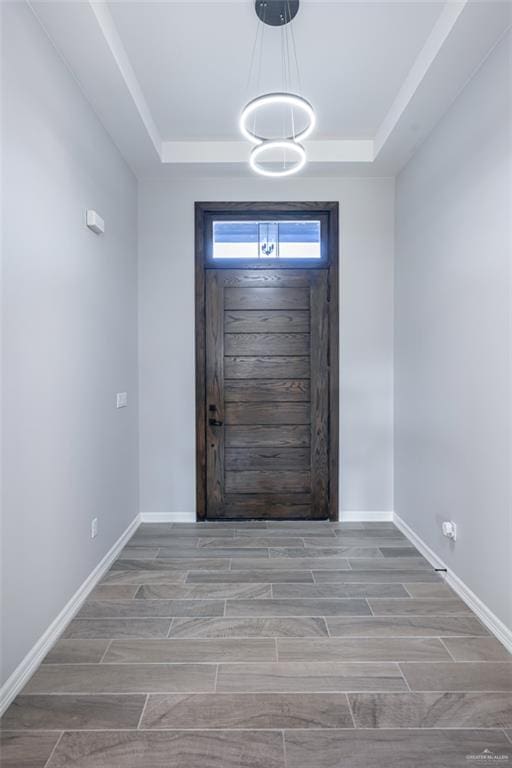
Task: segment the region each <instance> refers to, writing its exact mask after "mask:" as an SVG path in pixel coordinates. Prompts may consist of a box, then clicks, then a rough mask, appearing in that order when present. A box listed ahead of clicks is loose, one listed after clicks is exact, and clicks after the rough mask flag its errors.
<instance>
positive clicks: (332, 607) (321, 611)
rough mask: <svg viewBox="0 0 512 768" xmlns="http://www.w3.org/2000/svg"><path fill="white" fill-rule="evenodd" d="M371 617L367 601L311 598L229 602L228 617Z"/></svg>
mask: <svg viewBox="0 0 512 768" xmlns="http://www.w3.org/2000/svg"><path fill="white" fill-rule="evenodd" d="M365 615H366V616H369V615H370V609H369V608H368V603H367V602H366V600H359V599H356V598H354V599H351V598H348V599H334V598H331V599H328V598H326V599H324V600H321V601H319V600H316V599H309V598H295V599H275V600H260V599H255V600H228V601H227V602H226V616H365Z"/></svg>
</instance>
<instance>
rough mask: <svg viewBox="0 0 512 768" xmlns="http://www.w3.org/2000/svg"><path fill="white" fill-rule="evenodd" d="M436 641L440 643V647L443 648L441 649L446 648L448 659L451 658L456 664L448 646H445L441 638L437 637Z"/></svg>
mask: <svg viewBox="0 0 512 768" xmlns="http://www.w3.org/2000/svg"><path fill="white" fill-rule="evenodd" d="M437 639H438V640H439V642H440V643H441V645H442V646H443V648H446V652H447V653H448V655H449V656H450V658H451V659H453V661H454V662H456V663H458V662H457V659H456V658H455V656H454V655H453V653H452V652H451V651H450V649H449V648H448V646H447V645H446V643H445V642H444V640H443V638H442V637H441V636H440V635H439V636H438V638H437Z"/></svg>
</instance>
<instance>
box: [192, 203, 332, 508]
mask: <svg viewBox="0 0 512 768" xmlns="http://www.w3.org/2000/svg"><path fill="white" fill-rule="evenodd" d="M222 213H224V214H239V215H243V214H244V213H246V214H261V215H262V216H274V215H279V214H284V215H289V216H291V217H293V216H296V217H297V218H299V217H300V216H301V215H302V216H304V215H306V216H312V215H315V214H316V215H319V214H322V215H323V216H325V218H326V221H327V227H326V230H327V263H326V262H323V264H322V265H319V267H318V268H319V269H322V268H323V269H326V271H327V273H328V277H327V282H328V295H329V363H330V367H329V500H328V508H329V519H330V520H331V521H336V520H338V510H339V503H338V498H339V203H338V202H277V201H273V202H196V203H195V364H196V519H197V520H198V521H201V520H206V420H207V413H206V396H205V395H206V290H205V289H206V275H205V271H206V269H207V268H210V269H211V268H212V263H211V261H210V262H208V260H207V250H206V234H207V222H208V220H209V218H210V217H211V215H212V214H214V215H215V214H222ZM261 266H262V267H263V265H261ZM288 266H289V267H290V268H294V269H297V266H298V265H297V262H293V263H290V264H289V265H288ZM302 266H303V265H302ZM230 268H231V269H257V265H254V264H251V265H249V264H247V263H245V264H244V263H242V264H233V263H232V264H230ZM264 268H265V269H269V268H270V269H271V268H275V269H283V268H286V266H285V265H283V264H275V265H269V263H268V262H265V264H264ZM303 268H306V269H307V267H304V266H303ZM219 269H222V267H221V266H219Z"/></svg>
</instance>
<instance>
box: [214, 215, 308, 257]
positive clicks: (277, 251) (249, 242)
mask: <svg viewBox="0 0 512 768" xmlns="http://www.w3.org/2000/svg"><path fill="white" fill-rule="evenodd" d="M212 255H213V258H214V259H245V260H247V259H249V260H252V259H255V260H256V259H320V258H321V246H320V222H319V221H311V220H298V219H297V220H294V221H214V222H213V254H212Z"/></svg>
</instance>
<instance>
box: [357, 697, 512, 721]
mask: <svg viewBox="0 0 512 768" xmlns="http://www.w3.org/2000/svg"><path fill="white" fill-rule="evenodd" d="M349 700H350V705H351V707H352V712H353V714H354V719H355V722H356V726H357V727H358V728H511V727H512V698H511V697H510V694H508V693H389V694H388V693H350V694H349Z"/></svg>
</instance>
